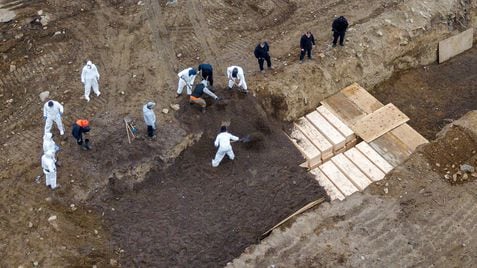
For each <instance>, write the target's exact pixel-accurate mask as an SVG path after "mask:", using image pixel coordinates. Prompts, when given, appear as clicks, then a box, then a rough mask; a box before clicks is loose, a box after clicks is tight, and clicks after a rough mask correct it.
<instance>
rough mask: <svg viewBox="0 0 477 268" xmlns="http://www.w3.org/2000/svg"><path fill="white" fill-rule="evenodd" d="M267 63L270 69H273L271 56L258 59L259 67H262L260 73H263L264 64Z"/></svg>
mask: <svg viewBox="0 0 477 268" xmlns="http://www.w3.org/2000/svg"><path fill="white" fill-rule="evenodd" d="M265 61H267V66H268V68H271V67H272V60H271V59H270V55H267V56H266V57H265V58H259V59H258V66H259V67H260V71H263V63H264V62H265Z"/></svg>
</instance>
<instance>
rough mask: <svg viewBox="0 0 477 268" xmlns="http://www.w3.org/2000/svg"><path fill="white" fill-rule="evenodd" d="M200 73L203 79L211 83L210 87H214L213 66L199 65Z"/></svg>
mask: <svg viewBox="0 0 477 268" xmlns="http://www.w3.org/2000/svg"><path fill="white" fill-rule="evenodd" d="M198 70H199V72H200V73H201V75H202V78H203V79H204V80H207V81H208V82H209V85H210V86H213V85H214V77H213V68H212V65H210V64H208V63H202V64H200V65H199V68H198Z"/></svg>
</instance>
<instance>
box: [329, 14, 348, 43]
mask: <svg viewBox="0 0 477 268" xmlns="http://www.w3.org/2000/svg"><path fill="white" fill-rule="evenodd" d="M331 27H332V30H333V47H335V46H336V42H337V41H338V37H339V39H340V46H344V44H343V42H344V39H345V33H346V29H348V21H347V20H346V18H345V17H343V16H340V17H338V18H337V19H335V20H334V21H333V24H332V25H331Z"/></svg>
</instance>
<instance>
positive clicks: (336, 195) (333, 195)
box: [310, 168, 345, 200]
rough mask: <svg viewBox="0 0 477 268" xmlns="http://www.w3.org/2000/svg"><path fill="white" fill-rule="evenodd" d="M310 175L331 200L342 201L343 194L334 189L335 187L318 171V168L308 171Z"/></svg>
mask: <svg viewBox="0 0 477 268" xmlns="http://www.w3.org/2000/svg"><path fill="white" fill-rule="evenodd" d="M310 173H311V174H313V175H314V176H315V180H317V181H318V184H320V186H321V187H323V189H325V191H326V193H327V194H328V195H329V196H330V199H331V200H335V199H338V200H343V199H345V196H344V195H343V193H341V192H340V190H338V188H336V186H335V185H334V184H333V183H332V182H331V181H330V179H328V177H326V175H325V174H323V172H322V171H321V170H320V169H319V168H314V169H312V170H310Z"/></svg>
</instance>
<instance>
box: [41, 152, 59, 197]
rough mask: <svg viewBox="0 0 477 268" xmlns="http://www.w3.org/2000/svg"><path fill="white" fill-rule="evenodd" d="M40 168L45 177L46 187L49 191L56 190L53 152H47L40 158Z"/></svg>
mask: <svg viewBox="0 0 477 268" xmlns="http://www.w3.org/2000/svg"><path fill="white" fill-rule="evenodd" d="M41 168H42V169H43V173H45V177H46V186H50V187H51V189H55V188H56V164H55V159H54V152H52V151H48V152H46V153H45V154H43V156H42V157H41Z"/></svg>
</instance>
